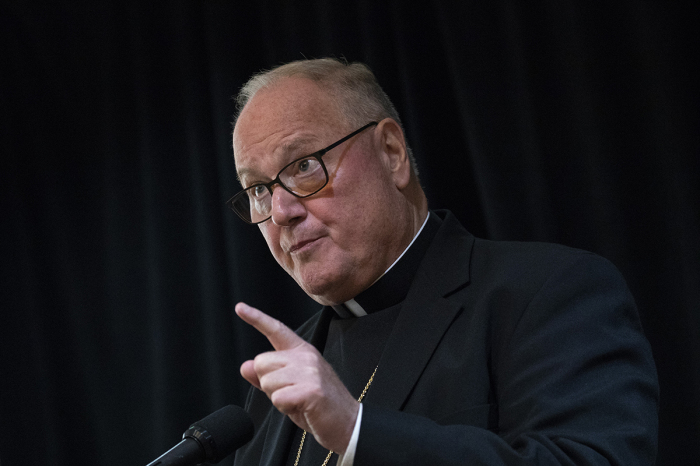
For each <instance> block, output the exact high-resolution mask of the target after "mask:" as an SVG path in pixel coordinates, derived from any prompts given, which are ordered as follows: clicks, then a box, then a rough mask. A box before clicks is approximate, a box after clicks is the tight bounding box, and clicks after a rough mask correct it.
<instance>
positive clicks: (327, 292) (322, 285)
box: [293, 274, 352, 306]
mask: <svg viewBox="0 0 700 466" xmlns="http://www.w3.org/2000/svg"><path fill="white" fill-rule="evenodd" d="M293 277H294V280H295V281H296V282H297V284H298V285H299V286H300V287H301V289H302V290H304V292H305V293H306V294H307V295H309V297H310V298H311V299H313V300H314V301H316V302H317V303H319V304H322V305H324V306H332V305H334V304H340V303H342V302H345V301H347V300H348V299H351V298H352V296H348V297H347V298H345V296H347V295H348V294H349V293H348V290H347V289H346V287H347V280H346V279H345V278H341V277H338V276H333V277H329V276H323V275H319V274H312V275H310V276H303V275H301V276H300V275H293Z"/></svg>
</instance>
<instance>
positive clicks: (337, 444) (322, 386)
mask: <svg viewBox="0 0 700 466" xmlns="http://www.w3.org/2000/svg"><path fill="white" fill-rule="evenodd" d="M236 314H238V316H239V317H240V318H241V319H243V320H244V321H245V322H247V323H248V324H250V325H252V326H253V327H255V328H256V329H257V330H258V331H259V332H260V333H262V334H263V335H265V337H267V339H268V340H269V342H270V343H271V344H272V347H273V348H274V349H275V351H270V352H267V353H261V354H259V355H257V356H256V357H255V359H253V360H252V361H250V360H249V361H246V362H244V363H243V364H242V365H241V375H242V376H243V377H244V378H245V379H246V380H247V381H248V382H250V383H251V384H252V385H253V386H255V387H256V388H258V389H260V390H262V391H263V392H265V393H266V394H267V396H268V397H269V398H270V400H271V401H272V404H273V405H274V406H275V407H276V408H277V409H278V410H279V411H280V412H281V413H283V414H286V415H287V416H289V418H290V419H291V420H292V421H293V422H294V423H295V424H296V425H297V426H299V427H301V428H302V429H304V430H306V431H307V432H308V433H310V434H312V435H313V436H314V437H315V438H316V441H318V443H320V444H321V445H323V446H324V447H325V448H328V449H329V450H333V451H334V452H336V453H340V454H343V453H345V449H346V448H347V446H348V443H349V442H350V437H351V435H352V431H353V427H354V426H355V421H356V420H357V413H358V410H359V403H358V402H357V400H355V399H354V398H353V396H352V395H351V394H350V392H349V391H348V390H347V388H345V385H343V382H341V381H340V379H339V378H338V376H337V375H336V373H335V371H333V368H332V367H331V366H330V364H328V362H326V360H325V359H323V356H322V355H321V354H320V353H319V352H318V350H316V348H314V347H313V346H312V345H310V344H309V343H307V342H306V341H304V340H303V339H302V338H300V337H299V336H298V335H297V334H296V333H294V332H293V331H292V330H291V329H290V328H289V327H287V326H286V325H284V324H283V323H282V322H280V321H279V320H277V319H274V318H272V317H270V316H268V315H267V314H265V313H263V312H261V311H259V310H258V309H255V308H253V307H250V306H248V305H247V304H245V303H238V304H237V305H236Z"/></svg>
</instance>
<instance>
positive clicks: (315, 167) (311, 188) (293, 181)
mask: <svg viewBox="0 0 700 466" xmlns="http://www.w3.org/2000/svg"><path fill="white" fill-rule="evenodd" d="M279 177H280V181H282V184H284V186H286V188H287V189H289V190H290V191H291V192H293V193H294V194H296V195H297V196H302V197H304V196H309V195H311V194H313V193H315V192H316V191H318V190H319V189H321V188H322V187H324V186H325V185H326V183H327V182H328V174H327V173H326V170H325V169H324V168H323V165H322V164H321V162H320V161H319V160H318V159H317V158H315V157H305V158H303V159H299V160H295V161H294V162H292V163H291V164H289V165H288V166H287V167H285V168H284V170H283V171H282V173H280V175H279Z"/></svg>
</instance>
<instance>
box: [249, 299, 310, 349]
mask: <svg viewBox="0 0 700 466" xmlns="http://www.w3.org/2000/svg"><path fill="white" fill-rule="evenodd" d="M236 314H238V316H239V317H240V318H241V319H243V320H244V321H245V322H246V323H248V324H250V325H252V326H253V327H255V329H256V330H257V331H258V332H260V333H262V334H263V335H265V337H266V338H267V339H268V341H269V342H270V343H271V344H272V347H273V348H274V349H275V350H278V351H279V350H286V349H291V348H294V347H295V346H299V345H300V344H302V343H305V342H304V340H303V339H302V338H301V337H299V336H298V335H297V334H296V333H294V331H293V330H292V329H290V328H289V327H287V326H286V325H284V324H283V323H282V322H280V321H279V320H277V319H275V318H274V317H270V316H269V315H267V314H265V313H264V312H262V311H260V310H258V309H255V308H254V307H251V306H248V305H247V304H246V303H238V304H236Z"/></svg>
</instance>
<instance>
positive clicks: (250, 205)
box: [231, 185, 272, 223]
mask: <svg viewBox="0 0 700 466" xmlns="http://www.w3.org/2000/svg"><path fill="white" fill-rule="evenodd" d="M271 199H272V198H271V196H270V191H268V189H267V188H266V187H265V186H264V185H255V186H251V187H250V188H248V189H246V190H245V191H242V192H240V193H239V194H238V195H237V196H235V197H234V198H233V199H231V208H232V209H233V210H234V211H235V212H236V213H237V214H238V215H240V216H241V217H242V218H243V219H244V220H246V221H248V222H250V223H258V222H262V221H263V220H265V219H267V218H268V217H269V216H270V211H271V210H272V209H271V207H272V202H271Z"/></svg>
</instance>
